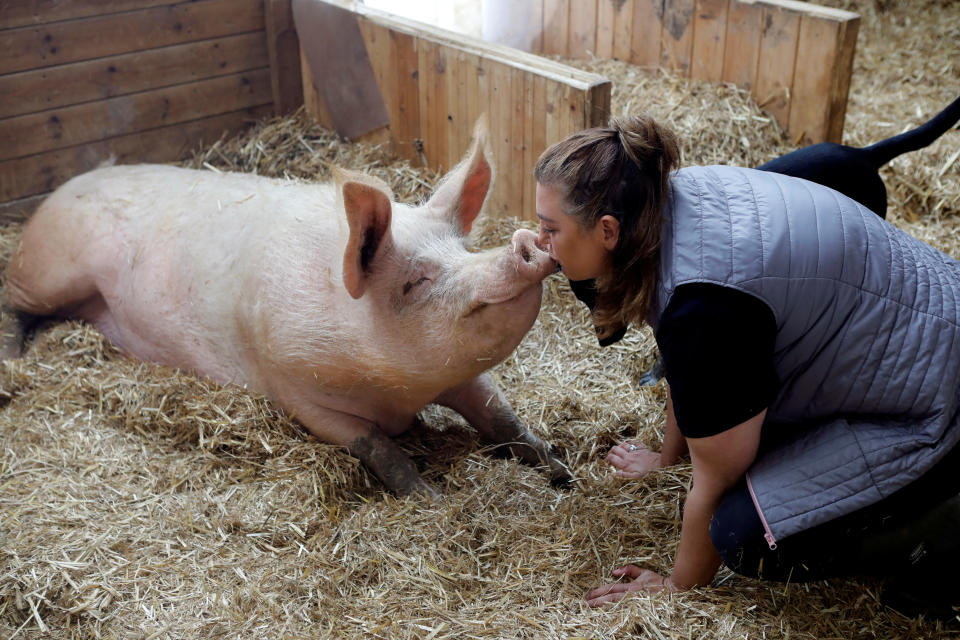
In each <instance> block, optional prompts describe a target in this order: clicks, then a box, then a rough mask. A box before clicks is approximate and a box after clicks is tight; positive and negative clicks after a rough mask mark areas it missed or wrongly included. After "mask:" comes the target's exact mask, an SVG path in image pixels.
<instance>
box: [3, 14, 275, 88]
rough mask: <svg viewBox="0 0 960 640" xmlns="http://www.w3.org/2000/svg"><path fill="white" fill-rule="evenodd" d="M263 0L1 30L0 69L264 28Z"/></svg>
mask: <svg viewBox="0 0 960 640" xmlns="http://www.w3.org/2000/svg"><path fill="white" fill-rule="evenodd" d="M263 24H264V17H263V0H198V1H197V2H190V3H181V4H172V5H171V4H167V5H164V6H158V7H153V8H149V9H144V10H141V11H132V12H129V13H117V14H110V15H103V16H97V17H92V18H82V19H78V20H71V21H67V22H53V23H49V24H43V25H38V26H30V27H21V28H17V29H10V30H8V31H5V32H2V33H3V36H2V37H0V74H3V73H13V72H15V71H24V70H27V69H39V68H43V67H50V66H53V65H58V64H67V63H70V62H79V61H81V60H90V59H93V58H102V57H105V56H111V55H119V54H123V53H130V52H133V51H142V50H145V49H153V48H157V47H161V46H171V45H176V44H182V43H184V42H194V41H197V40H203V39H206V38H217V37H221V36H226V35H230V34H235V33H244V32H248V31H256V30H262V29H263Z"/></svg>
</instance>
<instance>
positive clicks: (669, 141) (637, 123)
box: [533, 115, 680, 338]
mask: <svg viewBox="0 0 960 640" xmlns="http://www.w3.org/2000/svg"><path fill="white" fill-rule="evenodd" d="M679 163H680V147H679V144H678V141H677V137H676V135H675V134H674V133H673V131H671V130H670V129H668V128H666V127H663V126H661V125H659V124H657V122H656V121H655V120H654V119H653V118H652V117H650V116H648V115H636V116H628V117H625V118H614V119H612V120H611V121H610V126H609V127H598V128H593V129H586V130H584V131H579V132H577V133H574V134H573V135H571V136H569V137H567V138H565V139H564V140H561V141H560V142H557V143H556V144H554V145H552V146H551V147H549V148H548V149H547V150H546V151H544V152H543V154H542V155H541V156H540V158H539V159H538V160H537V164H536V167H535V168H534V172H533V173H534V177H535V178H536V180H537V182H538V183H540V184H542V185H544V186H550V187H553V188H557V189H559V190H560V192H561V193H562V194H564V202H565V203H566V210H565V212H566V213H567V214H568V215H570V216H571V217H573V218H574V219H575V220H576V221H577V223H578V224H579V225H580V226H581V228H584V229H592V228H593V227H594V226H595V225H596V224H597V222H598V221H599V220H600V218H601V217H602V216H604V215H611V216H613V217H614V218H616V220H617V221H618V222H619V224H620V237H619V240H618V242H617V246H616V247H615V248H614V250H613V252H612V255H611V262H612V269H611V271H610V273H609V274H605V275H603V276H601V277H600V278H598V279H597V283H596V286H597V298H596V303H595V305H594V307H593V309H592V313H593V321H594V324H596V325H597V331H598V333H599V334H600V337H601V338H602V337H604V336H606V335H609V334H611V333H613V332H615V331H617V330H618V329H620V328H622V327H625V326H626V325H627V324H629V323H630V322H643V321H645V320H646V319H647V315H648V313H649V310H650V305H651V304H652V301H653V296H654V292H655V291H656V286H657V270H658V267H659V262H660V228H661V220H662V215H663V207H664V204H665V203H666V199H667V194H668V188H669V180H670V174H671V173H672V172H673V171H674V170H676V169H677V168H678V166H679Z"/></svg>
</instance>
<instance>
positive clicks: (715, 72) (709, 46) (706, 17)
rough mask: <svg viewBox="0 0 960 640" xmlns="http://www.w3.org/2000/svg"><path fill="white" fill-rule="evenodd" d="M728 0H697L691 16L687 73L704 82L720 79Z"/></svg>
mask: <svg viewBox="0 0 960 640" xmlns="http://www.w3.org/2000/svg"><path fill="white" fill-rule="evenodd" d="M729 5H730V0H697V6H696V10H695V12H694V16H693V21H694V22H693V53H692V60H691V61H690V76H691V77H692V78H696V79H697V80H705V81H707V82H720V81H721V80H723V56H724V51H725V50H726V44H727V11H728V9H729Z"/></svg>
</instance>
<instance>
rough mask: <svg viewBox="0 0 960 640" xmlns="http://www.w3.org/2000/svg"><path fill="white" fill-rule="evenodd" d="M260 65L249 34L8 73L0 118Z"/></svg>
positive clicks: (259, 44) (255, 38) (263, 54)
mask: <svg viewBox="0 0 960 640" xmlns="http://www.w3.org/2000/svg"><path fill="white" fill-rule="evenodd" d="M266 60H267V51H266V47H265V46H264V39H263V34H262V33H258V32H253V33H245V34H241V35H237V36H227V37H224V38H215V39H213V40H203V41H201V42H191V43H188V44H182V45H176V46H172V47H163V48H160V49H151V50H149V51H139V52H137V53H128V54H124V55H118V56H108V57H106V58H99V59H97V60H88V61H85V62H75V63H73V64H65V65H60V66H56V67H48V68H45V69H35V70H31V71H22V72H20V73H11V74H7V75H3V76H0V96H3V100H2V101H0V118H9V117H11V116H17V115H23V114H27V113H35V112H38V111H46V110H48V109H56V108H60V107H64V106H69V105H72V104H79V103H82V102H93V101H95V100H104V99H107V98H112V97H116V96H121V95H126V94H130V93H137V92H140V91H147V90H150V89H156V88H160V87H167V86H171V85H175V84H181V83H185V82H196V81H198V80H203V79H206V78H212V77H216V76H222V75H229V74H232V73H237V72H241V71H249V70H251V69H258V68H262V67H264V66H265V64H266ZM301 102H302V100H301Z"/></svg>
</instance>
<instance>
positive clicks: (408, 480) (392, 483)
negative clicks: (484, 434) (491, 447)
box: [287, 405, 441, 500]
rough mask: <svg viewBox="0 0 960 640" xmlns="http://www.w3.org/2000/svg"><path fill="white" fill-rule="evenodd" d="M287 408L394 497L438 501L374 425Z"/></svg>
mask: <svg viewBox="0 0 960 640" xmlns="http://www.w3.org/2000/svg"><path fill="white" fill-rule="evenodd" d="M287 407H288V409H289V410H290V411H293V412H294V415H295V417H296V419H297V420H298V421H299V422H300V424H302V425H303V426H305V427H306V428H307V430H308V431H310V433H312V434H313V435H314V436H316V437H317V438H319V439H320V440H322V441H323V442H329V443H330V444H336V445H340V446H343V447H346V448H347V450H348V451H349V452H350V454H351V455H353V456H355V457H357V458H359V459H360V462H362V463H363V464H364V465H365V466H366V467H367V469H369V470H370V471H371V472H373V474H374V475H375V476H377V478H379V479H380V481H381V482H382V483H383V484H384V485H385V486H386V487H387V488H388V489H389V490H391V491H393V492H394V493H395V494H397V495H408V494H412V493H419V494H423V495H426V496H428V497H429V498H431V499H437V500H438V499H440V497H441V496H440V493H439V492H438V491H437V490H436V489H434V488H433V487H432V486H430V484H428V483H427V482H426V481H425V480H424V479H423V478H421V477H420V473H419V472H418V471H417V467H416V465H414V464H413V460H411V459H410V458H409V456H407V454H405V453H404V452H403V451H401V449H400V447H398V446H397V444H396V443H395V442H394V441H393V439H392V438H390V437H389V436H388V435H386V434H385V433H384V432H383V431H381V430H380V428H379V427H377V425H376V424H374V423H373V422H370V421H369V420H364V419H363V418H358V417H356V416H352V415H349V414H346V413H342V412H340V411H334V410H332V409H326V408H323V407H315V406H310V407H307V408H305V407H302V406H299V407H295V406H293V405H287Z"/></svg>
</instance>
